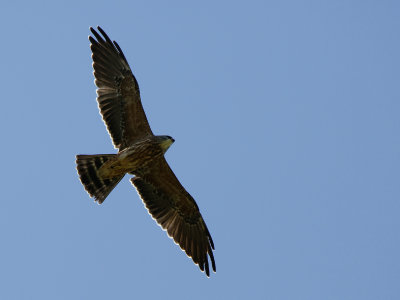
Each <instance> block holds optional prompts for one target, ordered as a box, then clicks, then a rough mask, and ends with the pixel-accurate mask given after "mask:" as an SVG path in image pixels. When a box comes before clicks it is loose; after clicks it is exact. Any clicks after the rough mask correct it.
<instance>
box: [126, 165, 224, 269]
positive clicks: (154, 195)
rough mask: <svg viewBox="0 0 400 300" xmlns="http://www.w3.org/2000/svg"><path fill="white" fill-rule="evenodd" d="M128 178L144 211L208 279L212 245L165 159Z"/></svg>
mask: <svg viewBox="0 0 400 300" xmlns="http://www.w3.org/2000/svg"><path fill="white" fill-rule="evenodd" d="M135 175H136V176H135V177H134V178H132V179H131V181H132V184H133V185H134V186H135V187H136V189H137V191H138V193H139V195H140V197H141V198H142V200H143V202H144V204H145V206H146V208H147V210H148V211H149V213H150V214H151V215H152V217H153V218H154V219H155V220H156V221H157V223H158V224H159V225H160V226H161V227H162V228H163V229H164V230H166V231H167V233H168V235H169V236H170V237H171V238H173V239H174V241H175V242H176V243H177V244H178V245H179V246H180V247H181V249H182V250H184V251H185V252H186V254H187V255H188V256H189V257H191V258H192V259H193V261H194V263H195V264H198V265H199V267H200V269H201V270H202V271H205V272H206V274H207V276H210V269H209V262H208V258H210V260H211V265H212V269H213V270H214V272H215V271H216V267H215V260H214V255H213V249H214V243H213V240H212V238H211V235H210V232H209V231H208V229H207V226H206V223H205V222H204V220H203V217H202V216H201V214H200V211H199V208H198V206H197V204H196V202H195V201H194V199H193V198H192V196H190V195H189V193H188V192H187V191H186V190H185V189H184V187H183V186H182V185H181V184H180V182H179V180H178V179H177V178H176V176H175V174H174V173H173V172H172V170H171V168H170V167H169V165H168V163H167V162H166V160H165V158H164V157H162V158H160V159H158V160H157V161H156V162H155V163H154V164H152V165H151V166H150V169H149V170H147V172H146V173H144V174H135Z"/></svg>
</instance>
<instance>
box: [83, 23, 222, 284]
mask: <svg viewBox="0 0 400 300" xmlns="http://www.w3.org/2000/svg"><path fill="white" fill-rule="evenodd" d="M97 29H98V30H99V32H100V33H101V35H100V34H99V33H98V32H96V30H94V29H93V28H90V30H91V32H92V34H93V36H94V37H92V36H89V40H90V42H91V45H90V49H91V50H92V58H93V69H94V76H95V84H96V85H97V87H98V89H97V102H98V105H99V109H100V113H101V115H102V117H103V120H104V123H105V124H106V127H107V129H108V132H109V134H110V136H111V139H112V141H113V144H114V146H115V148H117V149H118V150H119V151H118V153H117V154H98V155H77V157H76V163H77V170H78V174H79V177H80V180H81V182H82V184H83V186H84V187H85V189H86V191H87V192H88V193H89V195H90V196H91V197H94V198H95V201H97V202H98V203H99V204H101V203H103V201H104V200H105V199H106V197H107V196H108V195H109V194H110V192H111V191H112V190H113V188H114V187H115V186H116V185H117V184H118V183H119V182H120V181H121V179H122V178H123V177H124V176H125V174H126V173H128V174H132V175H134V177H133V178H132V179H131V182H132V184H133V185H134V186H135V187H136V189H137V191H138V193H139V195H140V197H141V198H142V200H143V202H144V204H145V206H146V208H147V210H148V211H149V213H150V214H151V215H152V217H153V218H154V219H155V220H156V221H157V223H158V224H159V225H160V226H161V227H162V228H163V229H164V230H166V231H167V233H168V235H169V236H170V237H171V238H173V239H174V241H175V242H176V243H177V244H178V245H179V246H180V247H181V249H182V250H184V251H185V252H186V254H187V255H188V256H189V257H192V259H193V261H194V263H196V264H198V265H199V267H200V269H201V270H202V271H205V272H206V274H207V276H209V275H210V271H209V261H208V259H209V258H210V260H211V266H212V269H213V270H214V272H215V271H216V267H215V260H214V255H213V249H214V243H213V240H212V238H211V235H210V232H209V231H208V229H207V226H206V224H205V222H204V220H203V217H202V216H201V214H200V211H199V208H198V206H197V204H196V202H195V201H194V199H193V198H192V196H190V194H189V193H188V192H187V191H186V190H185V189H184V187H183V186H182V185H181V184H180V182H179V180H178V179H177V178H176V176H175V174H174V173H173V172H172V170H171V168H170V167H169V165H168V163H167V161H166V160H165V158H164V154H165V152H166V151H167V149H168V148H169V146H170V145H171V144H172V143H173V142H174V140H173V139H172V138H171V137H170V136H155V135H153V133H152V131H151V129H150V125H149V123H148V121H147V118H146V115H145V113H144V110H143V107H142V104H141V99H140V91H139V85H138V83H137V81H136V78H135V77H134V75H133V74H132V71H131V69H130V67H129V65H128V62H127V60H126V58H125V56H124V54H123V52H122V50H121V48H120V47H119V45H118V44H117V43H116V42H115V41H111V40H110V38H109V37H108V36H107V34H106V33H105V32H104V31H103V30H102V29H101V28H100V27H97Z"/></svg>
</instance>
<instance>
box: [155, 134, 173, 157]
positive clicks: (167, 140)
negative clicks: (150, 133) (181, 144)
mask: <svg viewBox="0 0 400 300" xmlns="http://www.w3.org/2000/svg"><path fill="white" fill-rule="evenodd" d="M158 140H159V143H160V146H161V149H162V150H163V151H164V153H165V152H167V150H168V148H169V147H170V146H171V145H172V144H173V142H175V140H174V139H173V138H172V137H170V136H169V135H160V136H158Z"/></svg>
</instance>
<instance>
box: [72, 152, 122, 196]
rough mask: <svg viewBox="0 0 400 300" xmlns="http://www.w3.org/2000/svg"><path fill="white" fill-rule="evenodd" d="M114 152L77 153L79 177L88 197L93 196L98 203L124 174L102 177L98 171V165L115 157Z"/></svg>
mask: <svg viewBox="0 0 400 300" xmlns="http://www.w3.org/2000/svg"><path fill="white" fill-rule="evenodd" d="M115 156H116V154H96V155H77V156H76V165H77V166H76V169H77V170H78V174H79V178H80V180H81V182H82V184H83V186H84V187H85V190H86V191H87V192H88V193H89V195H90V197H94V198H95V201H97V202H98V203H99V204H101V203H103V201H104V200H105V199H106V198H107V196H108V195H109V194H110V193H111V191H112V190H113V189H114V188H115V186H116V185H117V184H118V182H120V181H121V179H122V178H123V177H124V176H125V174H121V175H120V176H117V177H114V178H108V179H103V178H101V176H100V175H99V173H98V171H99V169H100V167H101V166H102V165H103V164H104V163H105V162H107V161H109V160H111V159H113V158H115Z"/></svg>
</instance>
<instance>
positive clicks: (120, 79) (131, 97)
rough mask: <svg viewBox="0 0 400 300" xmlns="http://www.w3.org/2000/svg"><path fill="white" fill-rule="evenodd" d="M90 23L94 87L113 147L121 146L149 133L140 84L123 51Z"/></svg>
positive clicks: (150, 133)
mask: <svg viewBox="0 0 400 300" xmlns="http://www.w3.org/2000/svg"><path fill="white" fill-rule="evenodd" d="M97 29H98V30H99V31H100V33H101V34H102V36H103V37H102V36H100V34H98V33H97V32H96V30H94V29H93V28H92V27H90V31H91V32H92V33H93V35H94V37H95V38H93V37H92V36H89V40H90V43H91V45H90V49H91V50H92V59H93V69H94V77H95V84H96V86H97V87H98V89H97V102H98V104H99V109H100V113H101V115H102V116H103V120H104V123H105V124H106V126H107V129H108V132H109V134H110V136H111V138H112V141H113V144H114V147H115V148H119V149H120V150H122V149H124V148H126V147H127V146H129V145H131V144H133V143H134V142H135V141H137V140H138V139H140V138H142V137H144V136H147V135H152V134H153V133H152V131H151V129H150V125H149V123H148V121H147V118H146V115H145V113H144V110H143V107H142V103H141V100H140V91H139V85H138V83H137V81H136V78H135V76H133V74H132V71H131V68H130V67H129V65H128V62H127V60H126V58H125V55H124V53H123V52H122V50H121V48H120V47H119V45H118V44H117V42H115V41H114V42H112V41H111V40H110V38H109V37H108V36H107V34H106V33H105V32H104V31H103V30H102V29H101V28H100V27H97Z"/></svg>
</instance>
